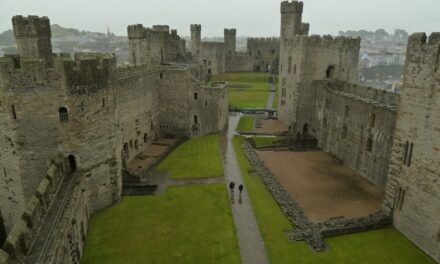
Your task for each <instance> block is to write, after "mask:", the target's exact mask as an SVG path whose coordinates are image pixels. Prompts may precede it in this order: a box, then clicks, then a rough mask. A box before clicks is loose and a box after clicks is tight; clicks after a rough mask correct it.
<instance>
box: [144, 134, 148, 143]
mask: <svg viewBox="0 0 440 264" xmlns="http://www.w3.org/2000/svg"><path fill="white" fill-rule="evenodd" d="M147 142H148V134H147V133H145V134H144V143H147Z"/></svg>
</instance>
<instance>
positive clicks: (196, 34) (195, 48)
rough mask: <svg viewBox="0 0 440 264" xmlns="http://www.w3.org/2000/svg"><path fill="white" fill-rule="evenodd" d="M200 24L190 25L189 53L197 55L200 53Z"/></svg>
mask: <svg viewBox="0 0 440 264" xmlns="http://www.w3.org/2000/svg"><path fill="white" fill-rule="evenodd" d="M201 49H202V25H197V24H192V25H191V50H190V51H191V54H192V55H193V56H194V57H198V56H200V55H201V54H202V50H201Z"/></svg>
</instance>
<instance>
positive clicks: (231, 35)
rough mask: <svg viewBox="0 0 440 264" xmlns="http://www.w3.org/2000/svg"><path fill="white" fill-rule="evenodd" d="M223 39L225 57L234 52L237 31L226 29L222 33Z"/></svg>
mask: <svg viewBox="0 0 440 264" xmlns="http://www.w3.org/2000/svg"><path fill="white" fill-rule="evenodd" d="M224 37H225V45H226V53H227V55H232V54H234V53H235V51H236V48H235V46H236V43H237V30H236V29H235V28H231V29H227V28H225V31H224Z"/></svg>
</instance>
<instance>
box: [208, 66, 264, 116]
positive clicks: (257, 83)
mask: <svg viewBox="0 0 440 264" xmlns="http://www.w3.org/2000/svg"><path fill="white" fill-rule="evenodd" d="M269 77H270V75H268V74H267V73H255V72H240V73H226V74H221V75H213V76H211V79H210V83H211V82H212V81H225V82H229V85H230V87H229V107H231V108H233V109H234V108H240V109H242V108H265V107H266V102H267V99H268V97H269V87H270V86H269V83H268V82H269ZM235 85H239V86H241V85H245V86H248V87H246V88H233V87H234V86H235Z"/></svg>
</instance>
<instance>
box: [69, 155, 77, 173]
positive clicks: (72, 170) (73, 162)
mask: <svg viewBox="0 0 440 264" xmlns="http://www.w3.org/2000/svg"><path fill="white" fill-rule="evenodd" d="M67 160H68V161H69V172H70V173H72V174H73V173H75V171H76V158H75V156H73V155H69V157H68V158H67Z"/></svg>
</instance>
